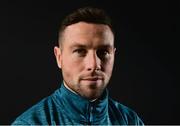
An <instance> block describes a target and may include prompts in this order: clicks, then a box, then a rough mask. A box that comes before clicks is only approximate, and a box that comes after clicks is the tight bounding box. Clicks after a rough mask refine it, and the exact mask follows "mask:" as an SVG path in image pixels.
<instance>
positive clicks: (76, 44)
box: [70, 43, 114, 48]
mask: <svg viewBox="0 0 180 126" xmlns="http://www.w3.org/2000/svg"><path fill="white" fill-rule="evenodd" d="M113 47H114V46H113V45H110V44H104V45H99V46H97V48H113ZM70 48H88V45H86V44H80V43H75V44H73V45H71V46H70Z"/></svg>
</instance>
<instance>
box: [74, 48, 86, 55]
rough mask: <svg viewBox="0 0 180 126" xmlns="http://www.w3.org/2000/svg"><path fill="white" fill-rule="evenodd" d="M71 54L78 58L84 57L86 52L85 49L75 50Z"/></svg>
mask: <svg viewBox="0 0 180 126" xmlns="http://www.w3.org/2000/svg"><path fill="white" fill-rule="evenodd" d="M73 53H75V54H77V55H78V56H85V55H86V50H85V49H81V48H80V49H75V50H73Z"/></svg>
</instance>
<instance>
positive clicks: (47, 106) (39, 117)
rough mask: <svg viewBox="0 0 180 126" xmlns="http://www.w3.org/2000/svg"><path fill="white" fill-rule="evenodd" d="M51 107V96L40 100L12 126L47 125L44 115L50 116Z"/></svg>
mask: <svg viewBox="0 0 180 126" xmlns="http://www.w3.org/2000/svg"><path fill="white" fill-rule="evenodd" d="M52 107H53V98H52V95H51V96H48V97H46V98H44V99H42V100H41V101H40V102H38V103H37V104H35V105H34V106H32V107H31V108H29V109H28V110H26V111H25V112H24V113H22V114H21V115H20V116H19V117H17V118H16V120H15V121H14V122H13V123H12V125H29V124H31V125H36V124H48V120H47V118H46V116H45V115H50V114H51V111H52Z"/></svg>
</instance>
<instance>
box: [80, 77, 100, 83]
mask: <svg viewBox="0 0 180 126" xmlns="http://www.w3.org/2000/svg"><path fill="white" fill-rule="evenodd" d="M82 80H83V81H89V82H97V81H101V80H103V78H100V77H90V78H84V79H82Z"/></svg>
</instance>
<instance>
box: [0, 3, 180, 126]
mask: <svg viewBox="0 0 180 126" xmlns="http://www.w3.org/2000/svg"><path fill="white" fill-rule="evenodd" d="M85 5H88V6H96V7H101V8H104V9H105V10H106V11H107V13H108V14H109V15H110V16H111V17H112V19H113V23H114V28H115V31H116V42H115V43H116V48H117V52H116V60H115V68H114V71H113V77H112V79H111V82H110V84H109V86H108V88H109V90H110V95H111V96H112V97H113V98H114V99H115V100H118V101H120V102H121V103H123V104H124V105H127V106H129V107H130V108H132V109H134V110H135V111H136V112H137V113H138V114H139V116H140V117H141V118H142V120H143V121H144V122H145V124H180V119H179V113H180V107H179V106H180V96H179V95H180V93H179V84H180V83H178V81H179V70H178V65H179V63H178V60H179V47H178V43H179V42H180V37H179V35H180V34H179V30H180V20H179V15H180V14H179V2H173V1H161V2H160V1H159V2H158V1H133V2H131V1H124V2H121V1H118V2H115V1H108V2H107V1H100V0H98V1H97V0H96V1H95V0H78V1H77V0H71V1H69V0H63V1H62V0H59V2H57V1H53V0H43V1H41V2H40V1H38V0H37V1H35V0H34V1H26V0H24V1H23V0H22V1H15V0H14V1H13V0H12V1H7V3H2V4H1V6H2V7H1V9H3V10H2V11H1V12H3V14H1V22H2V23H1V25H2V26H1V39H2V40H1V41H0V124H10V123H11V122H12V121H13V120H14V119H15V117H17V116H18V115H19V114H21V113H22V112H24V111H25V110H26V109H28V108H29V107H31V106H32V105H34V104H36V103H37V102H38V101H40V100H41V99H42V98H44V97H46V96H48V95H50V94H51V93H53V91H54V90H55V89H57V88H58V87H59V86H60V83H61V81H62V77H61V74H60V71H59V69H58V67H57V65H56V62H55V57H54V54H53V47H54V46H55V45H56V42H57V31H58V27H59V23H60V21H61V19H62V18H63V17H64V16H65V15H66V14H68V13H69V12H71V11H72V10H74V9H76V8H78V7H82V6H85Z"/></svg>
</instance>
